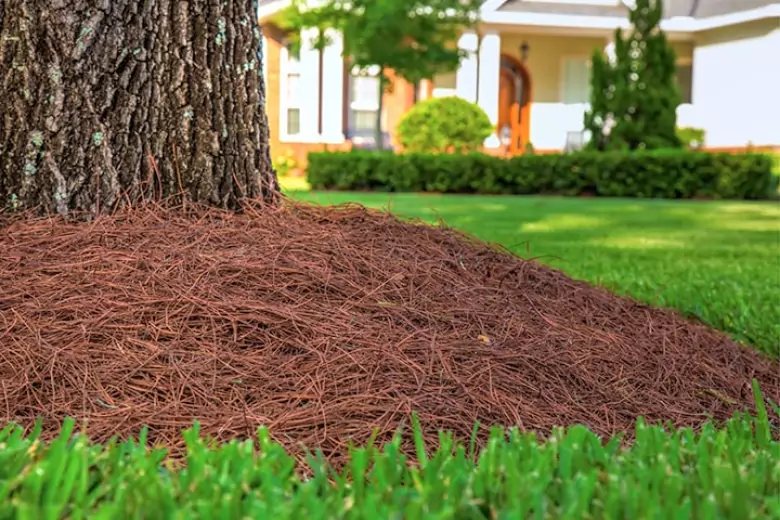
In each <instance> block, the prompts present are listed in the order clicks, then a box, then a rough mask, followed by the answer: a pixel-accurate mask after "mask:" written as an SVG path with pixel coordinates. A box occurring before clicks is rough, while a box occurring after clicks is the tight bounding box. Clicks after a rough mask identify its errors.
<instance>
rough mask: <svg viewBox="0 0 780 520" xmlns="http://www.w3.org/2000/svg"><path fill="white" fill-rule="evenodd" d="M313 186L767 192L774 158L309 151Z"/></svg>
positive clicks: (674, 194)
mask: <svg viewBox="0 0 780 520" xmlns="http://www.w3.org/2000/svg"><path fill="white" fill-rule="evenodd" d="M307 180H308V182H309V183H310V184H311V186H312V188H313V189H335V190H377V191H407V192H408V191H413V192H442V193H494V194H519V195H520V194H522V195H530V194H559V195H581V194H593V195H600V196H608V197H654V198H670V199H675V198H693V197H708V198H720V199H763V198H767V197H770V196H772V194H773V193H775V190H776V187H777V179H776V177H775V176H773V175H772V159H771V158H770V157H769V156H766V155H761V154H742V155H732V154H726V153H720V154H718V153H706V152H698V151H689V150H655V151H644V152H631V153H628V152H608V153H606V152H589V151H585V152H578V153H573V154H556V155H519V156H515V157H511V158H509V159H506V158H501V157H493V156H489V155H485V154H479V153H475V154H467V155H449V154H393V153H390V152H386V153H385V152H383V153H372V152H361V151H352V152H336V153H328V152H325V153H321V152H317V153H311V154H309V165H308V169H307Z"/></svg>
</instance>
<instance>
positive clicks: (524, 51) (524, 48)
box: [520, 40, 531, 63]
mask: <svg viewBox="0 0 780 520" xmlns="http://www.w3.org/2000/svg"><path fill="white" fill-rule="evenodd" d="M530 49H531V46H530V45H528V42H527V41H525V40H523V44H522V45H520V62H521V63H525V60H527V59H528V51H529V50H530Z"/></svg>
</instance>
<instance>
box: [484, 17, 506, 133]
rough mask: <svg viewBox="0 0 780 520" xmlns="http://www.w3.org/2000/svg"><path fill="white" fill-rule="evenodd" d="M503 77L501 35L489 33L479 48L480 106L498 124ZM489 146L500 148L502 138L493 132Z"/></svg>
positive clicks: (495, 124) (491, 120)
mask: <svg viewBox="0 0 780 520" xmlns="http://www.w3.org/2000/svg"><path fill="white" fill-rule="evenodd" d="M500 78H501V36H499V35H498V33H494V32H491V33H488V34H485V35H484V36H483V37H482V45H481V46H480V48H479V106H480V107H481V108H482V110H484V111H485V113H486V114H487V115H488V117H489V118H490V122H491V123H493V125H494V126H498V91H499V81H500ZM485 146H486V147H488V148H498V147H499V146H501V140H500V139H499V138H498V135H496V134H495V133H493V135H491V136H490V137H488V138H487V139H486V140H485Z"/></svg>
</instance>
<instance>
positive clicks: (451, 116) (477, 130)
mask: <svg viewBox="0 0 780 520" xmlns="http://www.w3.org/2000/svg"><path fill="white" fill-rule="evenodd" d="M493 131H494V128H493V125H492V124H491V123H490V118H488V116H487V114H486V113H485V111H484V110H482V108H480V107H479V106H478V105H476V104H475V103H471V102H469V101H466V100H465V99H462V98H459V97H455V96H450V97H443V98H432V99H427V100H425V101H422V102H420V103H417V104H416V105H415V106H414V107H412V109H411V110H409V112H407V113H406V114H405V115H404V117H403V118H402V119H401V121H400V122H399V124H398V128H397V132H396V133H397V137H398V140H399V142H400V144H401V146H403V148H404V150H405V151H407V152H417V153H442V152H461V153H462V152H473V151H476V150H479V149H480V147H481V146H482V143H483V142H484V141H485V139H487V138H488V137H489V136H490V134H491V133H492V132H493Z"/></svg>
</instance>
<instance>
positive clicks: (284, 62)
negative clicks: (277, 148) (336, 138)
mask: <svg viewBox="0 0 780 520" xmlns="http://www.w3.org/2000/svg"><path fill="white" fill-rule="evenodd" d="M291 74H296V75H297V76H298V78H299V83H300V76H301V64H300V61H299V60H297V59H295V58H294V57H292V56H291V55H290V49H289V48H288V47H287V46H286V45H282V48H281V52H280V53H279V83H280V84H279V140H280V141H281V142H298V141H300V140H301V135H302V133H301V132H300V131H299V132H298V133H297V134H290V133H289V132H288V131H287V129H288V119H289V118H288V114H289V110H290V109H298V113H299V116H298V119H299V121H300V119H301V117H300V113H301V107H300V105H298V106H291V104H290V99H289V97H288V95H287V91H288V85H289V78H290V75H291ZM299 101H300V100H299ZM299 130H300V129H299Z"/></svg>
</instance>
